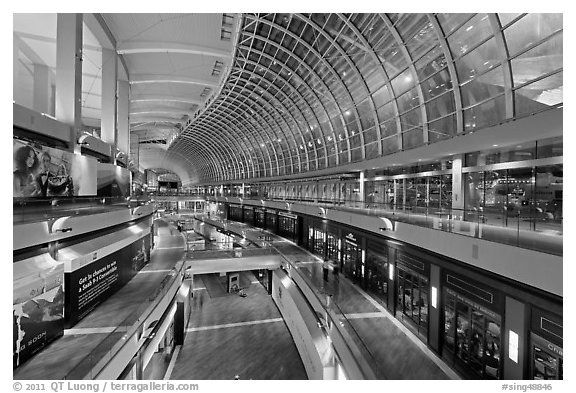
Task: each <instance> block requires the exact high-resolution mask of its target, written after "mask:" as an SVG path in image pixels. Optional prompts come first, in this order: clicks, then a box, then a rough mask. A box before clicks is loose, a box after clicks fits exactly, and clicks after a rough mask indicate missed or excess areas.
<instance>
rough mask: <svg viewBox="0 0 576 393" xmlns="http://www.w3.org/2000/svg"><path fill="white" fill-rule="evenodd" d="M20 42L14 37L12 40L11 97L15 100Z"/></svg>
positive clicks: (18, 84) (17, 84)
mask: <svg viewBox="0 0 576 393" xmlns="http://www.w3.org/2000/svg"><path fill="white" fill-rule="evenodd" d="M19 44H20V42H19V41H18V40H16V39H13V40H12V99H13V100H14V101H16V95H17V90H18V86H20V83H19V80H18V69H19V68H20V45H19Z"/></svg>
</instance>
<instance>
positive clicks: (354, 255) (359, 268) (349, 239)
mask: <svg viewBox="0 0 576 393" xmlns="http://www.w3.org/2000/svg"><path fill="white" fill-rule="evenodd" d="M343 233H345V235H344V239H343V241H342V266H341V270H342V272H343V273H344V275H345V276H346V277H348V278H349V279H351V280H352V281H353V282H354V283H356V284H361V285H362V286H364V282H363V278H364V266H363V262H364V261H363V260H362V243H361V241H362V239H361V238H360V236H358V234H356V233H352V232H348V231H346V232H343Z"/></svg>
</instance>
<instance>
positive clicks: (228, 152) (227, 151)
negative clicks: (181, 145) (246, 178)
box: [190, 120, 242, 175]
mask: <svg viewBox="0 0 576 393" xmlns="http://www.w3.org/2000/svg"><path fill="white" fill-rule="evenodd" d="M195 127H196V129H200V130H203V131H204V132H207V133H208V135H210V134H216V135H217V136H219V137H222V138H223V139H225V140H226V141H228V142H229V143H230V145H228V144H226V143H218V142H217V141H216V140H214V139H210V138H207V139H205V138H204V133H201V132H198V133H196V135H190V138H198V139H200V140H202V141H206V142H205V143H206V144H207V145H209V146H215V149H217V151H218V152H220V157H224V156H229V157H230V158H232V159H233V164H234V166H235V168H236V170H237V172H238V175H240V168H241V166H242V165H241V164H240V163H241V161H242V160H241V159H240V158H239V156H238V152H236V151H235V150H234V149H231V148H230V146H234V145H235V143H234V142H233V141H234V139H233V138H231V137H228V135H227V134H226V133H225V132H222V131H219V130H217V129H215V128H214V127H211V126H210V125H208V124H204V121H203V120H201V121H199V122H197V123H196V124H195ZM218 146H222V147H221V148H218Z"/></svg>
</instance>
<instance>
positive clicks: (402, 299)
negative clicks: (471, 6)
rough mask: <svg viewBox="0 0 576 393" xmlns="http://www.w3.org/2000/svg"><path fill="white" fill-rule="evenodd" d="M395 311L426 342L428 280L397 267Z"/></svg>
mask: <svg viewBox="0 0 576 393" xmlns="http://www.w3.org/2000/svg"><path fill="white" fill-rule="evenodd" d="M396 271H397V280H396V285H397V288H398V290H397V297H396V302H397V305H396V310H397V313H398V314H399V317H400V318H401V319H402V320H404V321H408V322H410V323H411V324H412V325H413V326H414V327H415V328H416V330H417V332H418V334H419V335H420V336H421V337H422V338H424V340H426V337H427V331H428V306H429V296H428V278H426V277H424V276H422V275H421V274H418V273H416V272H414V271H412V270H410V269H407V268H405V267H402V266H400V265H399V266H397V268H396Z"/></svg>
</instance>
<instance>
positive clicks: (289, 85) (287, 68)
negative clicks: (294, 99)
mask: <svg viewBox="0 0 576 393" xmlns="http://www.w3.org/2000/svg"><path fill="white" fill-rule="evenodd" d="M270 44H271V45H273V46H274V47H275V48H276V53H278V52H279V51H280V50H282V51H283V52H286V51H287V49H286V48H284V47H281V46H278V44H277V43H276V42H274V41H271V42H270ZM258 53H260V54H261V57H266V58H267V59H268V60H270V61H276V59H275V58H273V57H271V56H270V55H269V54H267V53H264V52H260V51H258ZM246 61H249V60H246ZM277 64H278V65H279V66H280V67H281V68H282V69H283V70H285V71H286V70H287V71H288V72H290V74H291V75H298V74H297V73H296V71H295V70H293V69H291V68H289V67H287V66H286V64H285V63H283V62H281V61H278V62H277ZM301 64H302V65H303V66H304V68H305V69H306V70H307V71H308V72H309V73H310V74H313V75H314V76H315V77H316V79H317V80H318V81H320V83H321V84H322V85H323V86H324V87H325V88H326V91H328V92H329V93H330V94H331V91H330V89H329V88H328V86H326V84H325V83H324V81H323V80H322V79H321V78H320V77H319V76H318V75H317V74H316V72H315V71H314V70H313V69H312V68H310V66H308V65H307V64H306V63H301ZM292 73H294V74H292ZM276 75H277V77H280V80H282V81H283V82H284V83H285V85H286V86H288V87H290V90H295V91H297V89H295V88H294V87H293V86H292V85H291V84H290V80H289V79H284V77H282V75H281V74H279V73H276ZM298 78H300V76H298ZM300 79H301V80H302V83H305V84H306V86H307V87H308V89H309V90H310V91H311V92H312V93H313V95H314V97H316V99H317V102H318V103H319V104H320V105H321V106H322V109H323V110H324V113H325V114H326V118H327V119H328V126H329V128H330V130H331V131H332V134H333V135H334V127H333V126H332V122H331V121H330V115H329V113H328V111H327V110H326V107H325V106H324V103H323V102H322V100H320V98H319V97H318V94H316V92H315V90H314V89H311V88H310V86H309V85H308V84H307V83H306V81H304V79H302V78H300ZM332 100H333V101H334V102H336V98H335V97H334V96H332ZM336 105H337V104H336ZM315 116H316V115H315ZM316 118H318V116H316ZM318 123H320V122H318ZM323 136H325V135H324V134H323ZM324 146H326V165H328V147H327V143H325V145H324ZM334 147H335V149H336V148H337V144H336V142H334ZM336 159H337V160H339V157H338V155H336Z"/></svg>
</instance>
